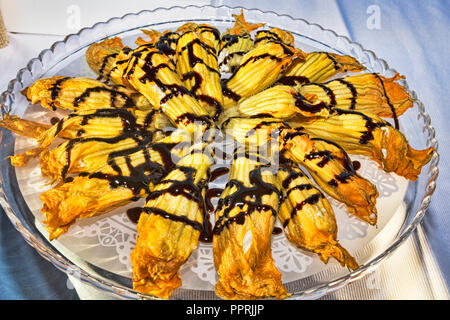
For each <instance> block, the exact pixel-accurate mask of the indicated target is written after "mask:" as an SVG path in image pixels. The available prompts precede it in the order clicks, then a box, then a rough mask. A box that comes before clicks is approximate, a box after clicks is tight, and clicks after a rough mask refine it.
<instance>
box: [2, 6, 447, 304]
mask: <svg viewBox="0 0 450 320" xmlns="http://www.w3.org/2000/svg"><path fill="white" fill-rule="evenodd" d="M241 8H243V7H228V6H217V7H215V6H195V5H191V6H186V7H180V6H174V7H170V8H156V9H154V10H142V11H140V12H138V13H129V14H126V15H124V16H122V17H120V18H119V17H114V18H111V19H109V20H108V21H106V22H99V23H96V24H95V25H93V26H92V27H89V28H83V29H81V30H80V31H79V32H78V33H76V34H70V35H68V36H66V37H65V38H64V40H62V41H58V42H55V43H54V44H53V45H52V46H51V47H50V49H46V50H43V51H42V52H41V53H40V54H39V55H38V57H36V58H34V59H31V60H30V61H29V62H28V64H27V66H26V67H25V68H22V69H20V70H19V71H18V73H17V77H16V78H15V79H13V80H11V81H10V82H9V84H8V88H7V90H6V91H5V92H3V93H2V95H1V96H0V106H1V112H2V115H3V114H5V113H7V112H8V111H9V110H10V108H11V106H12V105H13V103H14V100H15V96H14V91H16V90H19V91H20V89H22V88H23V87H24V82H26V80H27V79H30V78H32V77H33V75H35V74H39V73H40V72H42V70H43V66H45V65H46V62H48V61H49V60H51V61H52V62H53V65H56V64H58V63H59V62H61V61H62V60H64V59H65V58H66V57H67V56H68V55H70V54H73V53H74V52H76V51H78V50H81V49H83V48H84V47H86V46H87V45H89V44H90V43H92V41H91V40H92V36H89V37H88V38H89V40H88V41H87V42H86V40H84V42H83V41H82V40H83V38H84V37H86V34H87V33H88V32H94V33H97V34H96V35H97V37H96V41H99V40H101V39H104V38H107V37H111V36H114V35H116V34H119V33H122V32H125V31H130V30H134V29H137V28H140V27H142V25H136V26H135V27H134V28H127V29H126V30H124V29H121V28H119V29H117V26H115V24H116V23H117V22H120V21H122V20H124V19H127V18H130V17H138V16H143V15H148V14H153V13H162V12H165V13H169V12H170V11H174V10H202V9H215V10H228V11H229V13H230V14H229V16H230V19H231V12H236V11H237V10H240V9H241ZM243 9H244V10H245V11H244V12H245V13H258V14H265V15H271V16H273V17H276V18H279V19H287V20H291V21H293V22H296V23H299V24H302V25H303V26H305V27H307V28H309V32H310V34H311V38H310V39H311V40H313V41H314V42H319V43H321V44H322V45H324V46H326V47H328V48H330V49H332V50H334V51H337V52H341V51H340V49H341V50H343V51H342V52H341V53H343V52H344V51H347V54H348V53H350V54H351V55H354V56H355V55H356V56H358V57H363V59H364V61H365V62H366V63H369V64H370V65H371V67H372V69H373V71H374V72H388V73H391V74H392V73H395V72H396V71H395V70H394V69H391V68H389V66H388V64H387V63H386V61H384V60H382V59H378V58H377V57H376V55H375V54H374V53H373V52H372V51H369V50H365V49H363V47H362V46H361V45H360V44H358V43H355V42H352V41H351V40H350V39H348V38H347V37H344V36H339V35H337V34H336V33H335V32H334V31H332V30H327V29H324V28H322V27H321V26H320V25H317V24H312V23H309V22H307V21H306V20H304V19H297V18H293V17H291V16H290V15H286V14H283V15H281V14H277V13H276V12H273V11H262V10H259V9H255V8H252V9H246V8H243ZM164 19H165V18H161V23H164V22H166V23H167V22H174V21H173V20H164ZM136 20H138V19H136ZM163 20H164V22H162V21H163ZM196 20H199V19H196ZM185 21H191V20H189V19H183V20H180V22H185ZM220 21H225V20H224V19H220ZM250 21H251V20H250ZM156 24H157V23H156ZM153 25H155V24H153ZM102 27H106V29H107V30H106V31H108V32H106V33H105V32H104V31H105V30H102ZM115 28H116V29H115ZM315 34H319V35H320V36H321V37H325V38H326V40H327V41H330V40H332V41H334V46H329V45H327V43H326V41H325V42H320V41H318V40H317V38H314V37H312V35H315ZM301 36H302V37H306V38H308V36H305V35H304V34H301ZM80 42H81V43H82V44H81V45H80ZM402 84H403V85H404V86H405V88H406V89H407V90H408V92H409V93H410V94H411V96H412V97H413V98H417V95H416V93H415V92H414V91H412V90H410V89H409V87H408V85H407V83H406V81H403V83H402ZM416 105H417V107H418V116H417V120H420V119H422V121H423V127H422V132H423V133H424V134H426V138H427V146H432V147H434V149H435V150H436V151H435V152H434V153H433V156H432V159H431V161H430V163H429V164H428V181H427V183H426V185H425V194H424V195H423V197H422V199H421V200H420V202H417V201H416V203H415V205H414V206H413V207H411V208H408V210H413V209H415V212H414V214H412V215H411V216H410V218H408V219H407V221H406V222H405V223H404V225H403V226H402V228H401V229H400V232H399V234H398V235H397V238H396V239H395V241H394V242H392V243H391V245H390V246H389V247H388V248H386V250H385V251H383V252H382V253H381V254H379V255H378V256H376V257H375V258H373V259H371V260H370V261H369V262H367V263H365V264H364V265H361V266H360V268H359V269H357V270H355V271H352V272H349V273H348V274H347V275H345V276H341V277H338V278H336V279H334V280H333V281H331V282H328V283H326V284H319V285H314V286H311V287H309V288H307V289H304V290H301V291H298V292H293V296H292V298H308V299H311V298H318V297H321V296H323V295H325V294H327V293H330V292H333V291H335V290H337V289H339V288H342V287H343V286H345V285H347V284H348V283H351V282H353V281H355V280H358V279H360V278H361V277H362V276H364V275H365V274H367V273H368V272H372V271H373V270H374V269H375V268H376V267H377V266H378V265H379V263H380V262H381V261H383V260H384V259H385V258H386V257H388V256H389V255H390V254H391V253H392V252H394V251H395V250H396V249H397V248H398V247H399V246H400V245H401V244H402V243H403V242H404V241H405V240H406V239H407V238H408V237H409V236H410V235H411V233H412V232H413V231H414V230H415V228H416V227H417V225H418V224H419V223H420V222H421V220H422V218H423V216H424V214H425V212H426V209H427V208H428V206H429V204H430V201H431V197H432V194H433V192H434V190H435V188H436V179H437V177H438V174H439V170H438V167H437V165H438V163H439V155H438V153H437V148H438V142H437V140H436V138H435V130H434V128H433V127H432V126H431V119H430V116H429V115H428V114H427V113H426V111H425V108H424V105H423V104H422V102H420V101H419V100H417V101H416ZM13 139H14V138H13V137H12V135H9V136H8V133H7V132H5V131H2V135H1V136H0V142H1V144H2V147H4V148H6V147H10V144H11V141H14V140H13ZM5 140H6V142H5ZM9 151H11V150H9ZM5 170H6V173H7V174H8V175H9V174H11V168H6V169H5ZM423 171H424V170H423ZM423 174H424V173H423V172H422V174H421V176H422V175H423ZM1 177H2V178H3V172H2V176H1ZM0 187H1V188H0V204H1V205H2V207H3V209H4V211H5V212H6V214H7V216H8V217H9V219H10V220H11V221H12V223H13V224H14V226H15V228H16V229H17V230H18V231H19V232H20V233H21V235H22V236H23V237H24V239H25V240H26V241H27V243H28V244H29V245H30V246H32V247H33V248H35V249H36V250H37V251H38V253H39V254H40V255H41V256H43V257H44V258H45V259H47V260H49V261H50V262H52V263H53V264H54V265H55V266H56V267H57V268H58V269H60V270H61V271H63V272H66V273H67V274H68V275H71V274H74V272H75V270H76V272H77V273H76V276H77V278H78V279H79V280H81V281H82V282H83V283H87V284H89V285H91V286H94V287H97V288H98V289H100V290H102V291H104V292H107V293H110V294H112V295H115V296H118V297H121V298H132V299H136V298H138V299H142V298H144V299H156V297H153V296H148V295H143V294H141V293H138V292H136V291H134V290H132V289H131V288H128V287H125V286H122V285H116V284H113V283H110V282H108V281H105V280H104V279H101V278H99V277H95V276H92V275H90V274H89V273H87V272H86V271H85V270H83V269H79V268H78V267H77V266H76V265H74V264H73V263H72V262H71V261H70V260H69V259H67V258H66V257H64V256H62V255H61V254H59V253H58V251H57V250H56V249H55V248H54V247H53V246H52V245H51V244H50V243H49V242H48V241H47V239H45V238H44V237H39V236H36V235H35V234H34V233H33V232H32V231H31V230H29V229H28V228H27V227H26V226H25V225H24V223H23V222H22V221H21V219H20V218H19V216H18V215H17V214H16V212H20V210H22V209H27V208H21V206H20V204H11V203H10V202H9V201H8V194H9V192H12V191H13V190H11V188H10V187H9V186H5V184H4V183H3V179H0ZM18 210H19V211H18Z"/></svg>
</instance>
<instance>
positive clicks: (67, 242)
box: [0, 6, 439, 299]
mask: <svg viewBox="0 0 450 320" xmlns="http://www.w3.org/2000/svg"><path fill="white" fill-rule="evenodd" d="M239 10H240V8H230V7H226V6H220V7H212V6H202V7H198V6H188V7H172V8H158V9H155V10H151V11H148V10H146V11H141V12H139V13H137V14H127V15H125V16H123V17H121V18H112V19H110V20H108V21H107V22H102V23H97V24H95V25H94V26H92V27H90V28H84V29H82V30H80V31H79V32H78V33H77V34H72V35H68V36H67V37H66V38H65V39H64V40H63V41H58V42H56V43H55V44H53V46H52V47H51V48H50V49H47V50H44V51H42V52H41V53H40V54H39V56H38V57H37V58H34V59H32V60H31V61H30V62H29V63H28V64H27V66H26V67H25V68H23V69H21V70H20V71H19V72H18V74H17V78H16V79H14V80H12V81H11V82H10V83H9V85H8V89H7V91H5V92H4V93H3V94H2V95H1V96H0V99H1V100H0V105H1V111H2V114H5V113H6V112H10V113H11V114H15V115H19V116H23V117H25V118H27V119H35V120H36V119H39V121H41V122H42V121H46V122H49V121H50V118H51V117H53V116H55V115H56V116H58V114H54V113H52V112H49V111H47V110H46V109H43V108H42V107H40V106H38V105H30V104H29V102H28V101H27V100H26V99H25V97H24V96H23V95H22V94H21V93H20V91H21V90H22V89H23V88H25V87H27V86H29V85H30V84H32V83H33V82H34V81H36V80H37V79H39V78H43V77H50V76H54V75H64V76H86V77H91V78H96V75H95V74H94V73H93V71H92V70H90V69H89V67H88V65H87V63H86V61H85V57H84V54H85V51H86V49H87V47H88V46H89V45H91V44H92V43H94V42H97V41H100V40H103V39H105V38H108V37H113V36H119V37H121V38H122V39H123V41H124V43H125V44H127V45H130V46H133V45H134V41H135V39H136V38H137V37H138V36H140V35H142V34H141V31H140V29H141V28H147V29H156V30H159V31H164V30H167V29H170V30H174V29H176V28H177V27H178V26H180V25H182V24H184V23H186V22H191V21H192V22H197V23H207V24H211V25H214V26H216V27H218V28H219V29H220V30H221V31H223V30H225V29H226V28H229V27H231V26H232V25H233V23H234V19H233V18H232V16H231V15H232V14H234V13H239ZM244 14H245V17H246V19H247V20H248V21H249V22H253V23H255V22H264V23H266V27H267V28H271V27H278V28H280V29H285V30H288V31H290V32H291V33H292V34H293V35H294V37H295V45H296V47H299V48H301V49H303V50H304V51H307V52H308V51H313V50H321V51H328V52H334V53H338V54H344V55H351V56H353V57H355V58H356V59H357V60H358V61H360V62H361V63H362V64H363V65H364V66H365V67H366V68H367V70H368V71H369V72H377V73H380V74H381V75H384V76H392V75H393V74H394V73H395V72H396V71H395V70H393V69H391V68H389V66H388V65H387V63H386V62H385V61H383V60H381V59H378V58H377V57H376V56H375V54H374V53H373V52H370V51H367V50H364V49H363V48H362V46H361V45H359V44H357V43H354V42H351V41H350V40H349V39H348V38H346V37H342V36H338V35H337V34H336V33H334V32H333V31H331V30H325V29H323V28H322V27H320V26H319V25H316V24H311V23H308V22H307V21H305V20H302V19H294V18H292V17H290V16H288V15H279V14H276V13H274V12H263V11H260V10H258V9H244ZM401 84H402V85H403V86H405V88H406V89H407V90H408V92H409V93H410V95H411V96H412V97H413V98H415V99H417V95H416V93H415V92H414V91H412V90H411V89H409V87H408V85H407V83H406V81H402V82H401ZM399 121H400V129H401V131H402V132H403V133H404V134H405V135H406V137H407V138H408V141H409V142H410V144H411V146H412V147H414V148H416V149H423V148H426V147H429V146H433V147H434V148H435V149H436V150H437V141H436V139H435V132H434V129H433V127H432V126H431V125H430V117H429V115H428V114H427V113H426V112H425V109H424V106H423V104H422V103H421V102H420V101H419V100H416V102H415V103H414V107H413V108H411V109H410V110H408V111H407V112H406V113H405V114H404V115H402V116H401V117H400V119H399ZM33 141H34V140H31V139H27V138H23V137H19V136H16V135H14V134H12V133H10V132H9V131H7V130H4V129H2V130H1V132H0V143H1V148H0V175H1V176H0V183H1V186H0V187H1V188H0V203H1V205H2V206H3V208H4V210H5V212H6V214H7V215H8V217H9V218H10V219H11V221H12V222H13V224H14V225H15V227H16V228H17V230H18V231H19V232H20V233H21V234H22V236H23V237H24V238H25V240H26V241H27V242H28V243H29V244H30V245H31V246H32V247H34V248H35V249H36V250H37V251H38V252H39V253H40V254H41V255H42V256H43V257H44V258H46V259H47V260H49V261H51V262H52V263H53V264H54V265H55V266H56V267H57V268H58V269H60V270H61V271H63V272H66V273H67V274H69V275H73V276H75V277H76V278H78V279H79V280H81V281H82V283H87V284H89V285H92V286H94V287H96V288H98V289H100V290H101V291H103V292H104V293H105V294H107V295H112V296H116V297H121V298H129V299H139V298H154V297H151V296H147V295H143V294H140V293H138V292H136V291H134V290H133V289H132V281H131V275H132V272H131V270H132V269H131V261H130V257H129V256H130V253H131V250H132V249H133V247H134V245H135V243H136V237H137V232H136V224H135V223H134V222H132V221H130V219H129V218H128V217H127V215H126V210H127V208H128V207H127V206H125V207H121V208H119V209H117V210H114V211H113V212H111V213H108V214H105V215H102V216H98V217H93V218H88V219H84V220H81V221H78V222H77V223H76V224H75V225H73V226H72V227H71V228H70V230H69V232H67V233H66V234H64V235H62V236H61V237H60V238H58V240H54V241H51V242H50V241H49V240H48V234H47V232H46V231H45V229H44V227H43V224H42V220H43V216H42V214H41V213H40V209H41V206H42V204H41V202H40V200H39V195H40V193H42V192H43V191H44V190H46V189H48V188H49V186H45V184H46V183H47V181H46V180H44V179H43V178H42V177H41V174H40V169H39V166H38V161H37V160H36V161H35V162H33V163H30V164H29V165H28V166H26V167H24V168H15V167H12V166H11V165H10V162H9V160H8V158H7V157H8V156H9V155H13V154H14V153H17V152H21V151H23V150H25V149H27V148H29V147H30V146H33V143H34V142H33ZM351 158H352V160H358V161H360V163H361V168H360V169H359V171H358V172H359V173H360V174H361V175H362V176H363V177H365V178H367V179H368V180H370V181H371V182H372V183H374V184H375V185H376V186H377V188H378V191H379V194H380V196H379V198H378V199H377V209H378V212H379V221H378V224H377V226H376V227H371V226H369V225H367V224H365V223H363V222H361V221H359V220H358V219H356V218H354V217H351V216H349V215H348V214H347V212H346V210H345V208H344V206H343V205H342V204H341V203H339V202H337V201H335V200H332V199H330V202H331V204H332V206H333V208H334V210H335V214H336V219H337V223H338V230H339V232H338V239H339V241H340V243H341V244H342V245H343V246H344V247H346V248H347V249H348V250H349V251H350V252H351V253H352V254H353V256H354V257H355V258H356V260H357V261H358V262H359V264H360V268H359V269H357V270H355V271H352V272H350V271H349V270H347V269H346V268H341V267H340V265H339V264H338V263H337V262H335V261H331V260H330V262H329V263H328V264H326V265H325V264H323V263H322V262H320V260H319V259H318V258H317V257H316V256H315V255H314V254H311V253H308V252H305V251H302V250H300V249H297V248H295V247H294V246H292V245H290V244H289V242H288V241H287V240H286V238H285V236H284V235H283V234H277V235H273V241H272V253H273V257H274V261H275V264H276V266H277V268H278V269H279V270H280V271H281V273H282V277H283V278H282V279H283V283H284V285H285V286H286V289H287V290H288V291H289V292H290V293H292V294H293V295H292V296H291V297H290V298H293V299H297V298H299V299H303V298H308V299H311V298H318V297H320V296H322V295H324V294H327V293H329V292H332V291H334V290H337V289H339V288H341V287H343V286H345V285H346V284H348V283H350V282H352V281H355V280H357V279H359V278H361V277H362V276H363V275H364V274H366V273H367V272H372V271H373V270H374V269H375V268H376V267H377V265H378V264H379V263H380V262H381V261H383V260H384V259H385V258H386V257H388V256H389V254H390V253H392V252H393V251H395V250H396V249H397V248H398V247H399V246H400V245H401V244H402V243H403V242H404V241H405V239H406V238H407V237H408V236H409V235H410V234H411V233H412V232H413V231H414V229H415V228H416V226H417V224H418V223H420V221H421V219H422V217H423V215H424V214H425V211H426V209H427V207H428V205H429V203H430V201H431V196H432V194H433V192H434V190H435V187H436V178H437V176H438V168H437V164H438V162H439V156H438V153H437V151H436V152H434V154H433V156H432V159H431V161H430V163H429V164H428V165H427V166H425V167H424V168H423V169H422V173H421V175H420V176H419V178H418V179H417V181H415V182H411V181H407V180H405V179H403V178H402V177H399V176H397V175H395V174H387V173H385V172H384V171H382V170H380V169H379V168H378V165H377V164H376V163H374V162H373V161H370V160H368V159H367V158H364V157H356V156H351ZM226 178H227V177H226V176H223V177H221V178H219V179H218V180H216V181H214V184H215V185H214V186H215V187H217V186H223V185H224V183H225V182H226ZM136 205H137V204H136V203H133V204H132V205H130V206H136ZM181 277H182V281H183V286H182V287H181V288H178V289H177V290H176V291H175V292H174V294H173V295H172V297H171V298H172V299H217V296H216V295H215V294H214V284H215V282H216V280H217V278H216V277H217V276H216V273H215V269H214V264H213V255H212V245H211V244H210V243H202V242H200V243H199V247H198V248H197V249H196V250H195V251H194V252H193V253H192V255H191V257H190V258H189V260H188V261H187V262H186V264H185V265H184V266H183V267H182V269H181Z"/></svg>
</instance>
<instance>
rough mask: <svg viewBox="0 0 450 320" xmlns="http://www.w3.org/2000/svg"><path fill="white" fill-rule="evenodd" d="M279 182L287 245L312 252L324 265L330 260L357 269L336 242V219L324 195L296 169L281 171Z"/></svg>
mask: <svg viewBox="0 0 450 320" xmlns="http://www.w3.org/2000/svg"><path fill="white" fill-rule="evenodd" d="M278 178H279V179H280V183H281V186H282V190H283V199H284V200H283V201H282V203H281V205H280V210H279V211H278V217H279V218H280V222H281V224H282V225H283V227H284V231H285V234H286V237H287V238H288V239H289V241H291V242H292V243H293V244H295V245H296V246H298V247H300V248H302V249H305V250H308V251H312V252H315V253H316V254H317V255H318V256H319V257H320V259H321V260H322V261H323V262H325V263H327V262H328V259H329V258H331V257H332V258H335V259H336V260H337V261H339V263H340V264H341V265H342V266H348V267H349V268H351V269H356V268H357V267H358V264H357V263H356V260H355V259H354V258H353V257H352V256H351V255H350V254H349V253H348V251H347V250H346V249H345V248H344V247H342V246H341V245H340V244H339V243H338V242H337V240H336V238H337V224H336V219H335V217H334V212H333V209H332V208H331V206H330V204H329V202H328V200H327V199H326V198H325V197H324V196H323V194H322V193H321V192H320V191H319V190H318V189H317V188H316V187H315V186H313V184H312V183H311V181H310V180H309V178H308V177H307V176H306V175H305V174H304V173H303V172H302V170H301V169H299V168H295V167H293V168H289V169H288V168H281V169H280V170H279V171H278Z"/></svg>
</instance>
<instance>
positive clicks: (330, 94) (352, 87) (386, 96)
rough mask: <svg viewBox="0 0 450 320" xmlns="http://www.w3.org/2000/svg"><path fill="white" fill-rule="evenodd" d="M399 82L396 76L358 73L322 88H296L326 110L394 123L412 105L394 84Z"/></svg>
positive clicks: (411, 101)
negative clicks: (374, 116) (363, 114)
mask: <svg viewBox="0 0 450 320" xmlns="http://www.w3.org/2000/svg"><path fill="white" fill-rule="evenodd" d="M402 78H403V77H402V76H400V75H399V74H395V75H394V76H393V77H391V78H386V77H383V76H381V75H378V74H374V73H362V74H359V75H355V76H349V77H345V78H340V79H335V80H331V81H328V82H326V83H323V84H315V83H311V84H306V85H303V86H301V87H300V88H299V92H300V93H301V94H303V95H309V96H315V97H314V99H315V100H317V101H320V102H323V103H326V104H327V105H328V106H329V107H336V108H339V109H346V110H355V111H361V112H369V113H374V114H377V115H379V116H380V117H390V118H394V119H395V120H396V118H397V117H398V116H400V115H402V114H403V113H404V112H405V111H406V110H407V109H409V108H411V107H412V106H413V103H414V101H413V99H412V98H411V96H410V95H409V94H408V92H406V90H405V88H403V87H402V86H401V85H400V84H399V83H397V82H396V81H397V80H399V79H402Z"/></svg>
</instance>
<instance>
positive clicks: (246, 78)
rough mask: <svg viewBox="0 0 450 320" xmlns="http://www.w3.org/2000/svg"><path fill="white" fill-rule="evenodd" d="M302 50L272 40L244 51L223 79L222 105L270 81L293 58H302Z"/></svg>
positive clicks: (246, 94)
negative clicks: (225, 78) (234, 67)
mask: <svg viewBox="0 0 450 320" xmlns="http://www.w3.org/2000/svg"><path fill="white" fill-rule="evenodd" d="M303 57H304V53H303V52H302V51H300V50H298V49H294V48H290V47H288V46H287V45H285V44H283V43H281V42H276V41H271V42H268V43H267V44H266V45H264V46H257V47H255V48H254V49H252V50H250V51H249V52H247V53H246V54H245V55H244V57H243V58H242V60H241V62H240V65H239V67H238V68H237V69H236V71H235V72H234V73H233V75H232V76H231V77H230V78H229V79H227V80H226V81H225V82H223V83H222V89H223V95H224V107H225V108H228V107H230V106H233V105H235V104H236V103H238V101H239V100H241V99H243V98H247V97H250V96H251V95H253V94H255V93H258V92H260V91H262V90H264V89H266V88H268V87H269V86H270V85H272V84H273V83H274V82H275V81H277V79H278V78H279V77H280V76H281V73H282V72H283V71H284V69H285V68H286V67H287V65H288V64H289V63H291V62H292V61H293V60H294V59H302V58H303Z"/></svg>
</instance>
